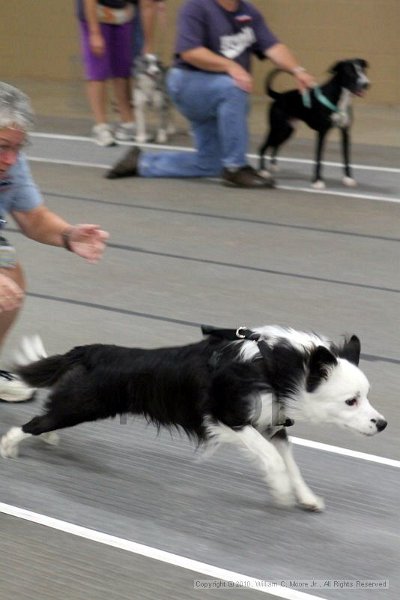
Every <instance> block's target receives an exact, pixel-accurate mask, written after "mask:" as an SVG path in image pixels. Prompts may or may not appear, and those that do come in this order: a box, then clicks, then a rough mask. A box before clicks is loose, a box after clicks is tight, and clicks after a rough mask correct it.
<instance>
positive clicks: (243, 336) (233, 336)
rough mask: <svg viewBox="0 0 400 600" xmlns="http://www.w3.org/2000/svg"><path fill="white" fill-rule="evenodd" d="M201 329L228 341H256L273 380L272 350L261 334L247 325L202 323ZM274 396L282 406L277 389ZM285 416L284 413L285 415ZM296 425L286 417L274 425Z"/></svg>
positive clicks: (213, 361) (205, 332) (204, 333)
mask: <svg viewBox="0 0 400 600" xmlns="http://www.w3.org/2000/svg"><path fill="white" fill-rule="evenodd" d="M201 331H202V333H203V335H212V336H214V337H217V338H220V339H223V340H228V341H239V340H249V341H252V342H256V344H257V346H258V349H259V351H260V354H261V357H262V358H263V359H264V363H265V368H266V371H267V374H268V376H269V378H270V381H271V382H273V379H274V374H273V372H272V371H271V369H270V364H271V362H272V360H271V359H272V350H271V348H270V347H269V346H268V344H267V343H266V342H265V341H264V340H263V339H262V338H261V334H260V333H257V332H256V331H253V330H252V329H249V328H248V327H245V326H244V325H242V326H240V327H238V328H237V329H221V328H219V327H213V326H212V325H201ZM211 360H212V359H211ZM212 364H213V366H214V367H215V366H216V363H215V360H212ZM274 396H275V398H276V400H275V401H276V403H277V404H278V405H279V406H280V407H282V402H281V401H280V399H279V393H278V392H277V391H276V390H275V391H274ZM283 417H284V415H283ZM292 425H294V420H293V419H289V418H288V419H285V420H284V422H283V423H274V424H273V426H274V427H278V426H282V427H291V426H292Z"/></svg>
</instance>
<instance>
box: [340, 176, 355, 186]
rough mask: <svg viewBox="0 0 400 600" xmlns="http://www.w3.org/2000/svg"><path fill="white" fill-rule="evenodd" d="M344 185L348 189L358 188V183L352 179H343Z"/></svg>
mask: <svg viewBox="0 0 400 600" xmlns="http://www.w3.org/2000/svg"><path fill="white" fill-rule="evenodd" d="M342 183H343V185H345V186H346V187H357V181H356V180H355V179H353V178H352V177H343V179H342Z"/></svg>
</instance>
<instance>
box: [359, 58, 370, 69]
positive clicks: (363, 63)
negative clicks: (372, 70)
mask: <svg viewBox="0 0 400 600" xmlns="http://www.w3.org/2000/svg"><path fill="white" fill-rule="evenodd" d="M358 62H359V65H360V67H361V68H362V69H369V64H368V62H367V61H366V60H364V58H359V59H358Z"/></svg>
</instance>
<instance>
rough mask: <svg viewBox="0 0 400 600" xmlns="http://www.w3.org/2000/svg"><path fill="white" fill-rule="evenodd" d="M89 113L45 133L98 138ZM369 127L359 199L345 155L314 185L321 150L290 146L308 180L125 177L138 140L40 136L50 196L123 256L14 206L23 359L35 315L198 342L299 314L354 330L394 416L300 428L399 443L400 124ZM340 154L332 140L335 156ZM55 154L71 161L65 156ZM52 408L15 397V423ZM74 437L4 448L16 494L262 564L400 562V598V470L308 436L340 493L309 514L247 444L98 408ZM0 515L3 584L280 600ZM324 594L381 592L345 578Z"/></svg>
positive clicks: (391, 568)
mask: <svg viewBox="0 0 400 600" xmlns="http://www.w3.org/2000/svg"><path fill="white" fill-rule="evenodd" d="M371 110H372V109H371ZM395 113H396V111H395V110H394V109H393V114H395ZM380 114H381V122H383V121H386V118H387V114H383V113H380ZM40 119H42V123H44V122H45V119H44V116H43V115H41V117H40ZM79 119H81V120H79ZM78 120H79V123H80V125H79V127H78ZM375 122H376V123H378V120H377V121H375ZM68 123H69V124H70V126H69V125H68ZM84 123H86V124H89V121H88V120H87V115H86V116H82V114H80V115H72V117H69V116H68V114H67V113H66V112H64V113H63V114H61V115H55V116H52V119H51V120H50V119H48V120H47V121H46V123H45V126H44V130H46V131H49V132H52V133H57V132H60V133H74V134H75V135H86V134H87V130H86V131H85V130H83V129H80V127H81V125H83V124H84ZM394 123H395V120H394V121H392V127H394ZM382 129H384V128H382ZM364 135H365V136H366V138H365V142H362V140H360V139H356V143H355V145H354V152H353V155H354V162H356V163H358V164H361V165H366V166H368V167H369V169H367V170H363V171H362V181H361V182H360V185H359V188H358V189H357V193H356V195H353V196H351V195H340V194H339V192H346V190H343V189H342V188H340V186H339V184H338V179H339V174H338V171H337V169H335V168H333V170H332V172H331V174H330V176H329V179H330V181H329V183H330V186H331V187H330V189H331V191H332V193H331V194H315V193H310V192H309V191H307V190H308V177H309V170H310V165H307V164H304V165H303V164H301V165H298V164H297V163H296V164H295V163H289V164H286V163H285V165H283V168H282V172H281V174H280V176H279V183H280V185H282V186H284V185H285V184H288V183H290V185H291V186H292V188H293V189H290V190H287V189H277V190H273V191H265V192H262V191H241V190H230V189H227V188H224V187H222V186H220V184H219V183H218V182H217V181H174V180H166V181H162V182H161V181H156V180H143V179H127V180H118V181H114V182H111V181H107V180H105V179H104V178H103V177H102V174H103V169H102V168H101V166H99V165H101V164H103V163H104V164H110V162H112V160H113V159H114V158H115V156H117V155H118V153H120V152H122V151H123V150H124V148H122V149H121V148H116V149H113V150H112V151H109V150H107V151H105V152H104V153H103V154H101V153H100V154H99V152H101V151H100V150H99V149H98V148H96V147H95V146H93V145H92V144H91V143H89V142H84V141H82V142H77V141H76V140H73V139H70V140H64V141H60V140H59V139H50V138H44V140H43V139H39V138H34V144H33V146H32V148H31V149H30V151H29V152H30V156H31V158H32V159H35V158H38V157H40V158H41V161H40V162H35V161H32V163H31V164H32V170H33V172H34V175H35V179H36V181H37V182H38V184H39V185H40V187H41V189H42V192H43V194H44V197H45V200H46V202H47V203H48V205H49V206H50V207H51V208H52V209H54V210H55V211H57V212H58V213H60V214H62V215H64V216H65V217H66V218H67V219H69V220H70V221H71V222H98V223H100V224H102V225H103V226H104V227H105V228H107V229H108V230H109V231H110V233H111V239H110V244H109V248H108V250H107V252H106V255H105V257H104V260H103V261H102V262H101V263H100V264H99V265H96V266H92V265H87V264H85V263H84V262H83V261H80V260H79V259H77V258H76V257H74V256H72V255H71V254H69V253H67V252H64V251H62V250H59V249H54V248H48V247H45V246H41V245H38V244H35V243H33V242H32V241H30V240H27V239H25V238H23V237H22V236H21V235H20V234H19V233H18V232H17V231H16V230H15V229H14V228H13V226H12V223H10V229H9V237H10V239H12V241H13V242H14V243H15V245H16V247H17V249H18V252H19V255H20V258H21V260H22V262H23V264H24V266H25V269H26V273H27V276H28V281H29V294H28V297H27V300H26V304H25V307H24V311H23V314H22V316H21V318H20V320H19V322H18V324H17V326H16V328H15V330H14V331H13V333H12V335H11V336H10V339H9V341H8V344H7V348H6V351H5V354H4V357H3V360H4V361H5V362H7V361H11V359H12V355H13V352H14V349H15V347H16V346H17V345H18V342H19V339H20V337H21V335H23V334H29V333H34V332H39V333H40V334H41V335H42V337H43V339H44V342H45V344H46V346H47V348H48V351H49V352H59V351H60V352H62V351H65V350H67V349H69V348H70V347H72V346H73V345H77V344H84V343H90V342H95V341H96V342H110V343H117V344H124V345H132V346H133V345H134V346H144V347H153V346H159V345H166V344H180V343H187V342H191V341H195V340H198V339H199V338H200V330H199V325H200V324H201V323H210V324H214V325H226V326H234V325H238V324H243V323H244V324H248V325H250V326H251V325H259V324H263V323H281V324H287V325H291V326H293V327H295V328H298V329H302V328H306V329H314V330H317V331H321V332H323V333H326V334H327V335H330V336H332V337H333V338H335V339H338V338H340V336H341V335H342V334H344V333H353V332H354V333H357V334H358V335H359V336H360V338H361V341H362V345H363V349H362V350H363V356H362V367H363V369H364V370H365V372H366V374H367V375H368V377H369V379H370V381H371V383H372V391H371V400H372V402H373V404H374V405H376V407H379V409H380V410H381V411H382V412H383V413H384V414H385V416H386V417H387V418H388V420H389V426H388V428H387V430H386V431H385V432H383V433H382V434H381V435H379V436H376V437H374V438H372V439H364V438H361V437H360V438H359V437H356V436H352V435H349V434H348V433H346V432H345V431H340V430H337V429H334V428H333V427H332V428H331V427H325V428H322V429H316V428H313V427H311V426H310V425H308V424H296V426H295V427H294V428H293V431H292V432H291V433H292V434H293V435H294V436H297V437H301V438H303V439H308V440H314V441H319V442H322V443H327V444H333V445H335V446H341V447H344V448H349V449H352V450H358V451H361V452H365V453H369V454H372V455H377V456H381V457H387V458H391V459H396V460H400V450H399V444H398V434H397V431H398V429H399V426H400V411H399V403H398V388H399V378H400V371H399V368H400V341H399V336H398V322H399V319H398V314H399V293H400V277H399V268H398V264H399V258H400V256H399V254H400V253H399V240H400V237H399V218H400V204H399V203H398V202H396V198H398V197H399V196H400V194H399V177H398V173H397V172H396V171H395V169H396V167H397V168H398V167H399V162H398V161H397V159H398V158H399V156H400V154H399V148H398V147H396V146H395V145H394V144H393V145H392V144H391V143H390V140H389V141H387V143H386V144H385V143H381V144H379V146H377V145H375V143H374V141H373V140H372V139H369V138H368V136H367V134H364ZM381 137H384V134H383V133H382V136H381ZM367 138H368V139H367ZM311 147H312V142H311V140H310V139H308V138H307V137H304V138H299V139H298V140H297V141H294V142H293V145H292V146H291V148H288V149H287V156H292V157H299V156H300V157H302V156H305V155H306V154H307V153H308V156H310V155H311V152H312V149H311ZM110 152H111V153H110ZM336 152H337V150H336V147H335V143H334V142H333V143H332V148H331V150H330V158H331V159H332V160H336ZM54 157H56V160H57V161H58V162H57V164H54V163H51V162H49V161H50V159H51V158H54ZM71 161H75V162H77V163H81V164H82V165H83V164H84V163H85V164H86V166H79V165H76V166H72V165H71V164H67V163H68V162H71ZM396 161H397V162H396ZM88 163H90V164H92V165H93V166H87V164H88ZM376 166H380V167H383V168H385V167H387V168H393V172H389V171H377V170H376V169H375V170H374V167H376ZM360 173H361V171H360ZM300 188H301V190H302V191H298V190H299V189H300ZM372 195H374V196H377V197H378V196H379V197H381V200H371V199H368V196H372ZM38 409H39V407H38V406H37V405H35V404H21V405H13V406H11V405H8V404H2V405H1V406H0V410H1V421H0V423H1V424H0V434H3V433H5V432H6V431H7V429H8V428H9V427H11V426H13V425H20V424H22V423H24V422H25V421H26V420H27V419H28V418H30V416H32V415H34V414H35V413H36V412H37V411H38ZM61 437H62V440H61V445H60V446H59V447H58V448H50V447H45V446H44V445H42V444H41V443H40V442H39V441H38V440H32V441H29V442H27V443H26V444H25V445H22V446H21V456H20V458H19V459H18V460H15V461H13V460H8V461H3V462H2V463H1V464H2V468H1V471H0V486H1V490H2V491H1V494H0V501H1V502H3V503H6V504H9V505H12V506H17V507H20V508H25V509H27V510H30V511H34V512H36V513H40V514H43V515H47V516H49V517H55V518H57V519H61V520H63V521H65V522H70V523H75V524H77V525H81V526H84V527H87V528H90V529H94V530H98V531H101V532H104V533H107V534H111V535H114V536H117V537H119V538H123V539H128V540H131V541H135V542H138V543H141V544H145V545H148V546H151V547H153V548H159V549H161V550H165V551H167V552H171V553H174V554H177V555H179V556H184V557H188V558H192V559H194V560H199V561H202V562H204V563H209V564H212V565H214V566H217V567H221V568H225V569H230V570H232V571H234V572H236V573H241V574H245V575H248V576H251V577H256V578H260V579H263V580H278V579H280V580H291V579H297V580H304V579H313V578H314V579H327V580H337V579H343V580H353V581H354V580H357V579H375V580H387V579H388V580H389V581H390V588H389V589H388V590H385V591H381V592H380V593H379V598H390V599H391V598H393V599H394V598H397V597H398V586H399V584H400V582H399V575H398V556H399V549H400V547H399V539H400V531H399V529H398V496H399V481H398V471H397V468H396V467H393V466H386V465H384V464H381V463H379V462H378V463H372V462H369V461H364V460H360V459H358V458H355V457H350V456H340V455H338V454H336V453H332V454H331V453H327V452H324V451H322V450H315V449H311V448H307V447H300V446H297V445H296V446H295V452H296V456H297V459H298V462H299V464H300V466H301V468H302V470H303V473H304V475H305V477H306V479H307V480H308V481H309V482H310V484H311V486H312V487H313V488H314V489H315V490H316V491H317V493H319V494H321V495H323V496H325V499H326V504H327V510H326V512H325V513H324V514H321V515H310V514H306V513H303V512H301V511H298V510H295V511H288V512H282V511H278V510H277V509H275V508H273V506H272V505H271V503H270V500H269V497H268V494H267V492H266V491H265V487H264V484H263V482H262V481H260V478H259V476H258V473H257V472H256V471H254V469H253V466H252V465H251V464H249V463H248V462H247V461H246V459H245V458H243V457H237V455H236V454H235V453H234V452H233V451H231V450H230V449H226V450H223V451H221V452H220V453H219V454H216V455H215V456H214V457H213V458H212V459H211V460H210V461H209V462H208V463H203V464H199V463H197V462H196V461H195V460H194V457H195V454H194V452H193V448H192V447H191V446H190V444H189V443H188V442H187V441H186V440H185V439H180V438H179V437H176V436H173V437H170V436H169V435H168V434H165V433H164V434H161V436H159V437H157V436H156V434H155V432H154V430H153V429H151V428H148V427H145V426H144V425H143V424H142V423H140V422H137V423H133V422H130V421H128V423H127V424H125V425H123V424H121V423H119V422H117V421H115V422H106V423H96V424H90V425H84V426H81V427H77V428H75V429H71V430H68V431H65V432H63V433H62V436H61ZM0 520H1V523H2V527H3V535H2V536H1V538H0V551H1V556H2V559H1V561H0V582H1V583H0V600H3V599H4V600H6V599H8V598H10V597H11V596H12V597H15V598H18V599H25V598H30V599H31V600H42V599H43V598H50V597H51V598H54V599H57V600H58V599H60V600H61V598H68V600H80V599H81V598H83V597H85V598H89V599H90V600H103V598H104V599H105V598H109V599H110V600H111V599H112V600H114V599H118V600H119V599H121V600H128V599H132V598H134V599H135V600H146V599H150V598H159V599H160V600H168V599H169V598H177V599H182V600H184V599H188V598H217V597H218V598H219V597H225V596H226V597H228V595H229V597H232V598H244V599H246V598H251V597H254V598H255V599H256V598H258V597H260V598H261V597H268V595H267V594H261V593H259V592H250V591H244V590H235V591H226V592H224V591H210V590H209V591H207V592H206V591H204V590H203V591H198V590H194V589H193V580H194V579H207V577H206V576H204V575H201V573H196V572H190V571H184V570H182V569H181V568H179V567H174V566H172V565H168V564H164V563H162V562H159V561H155V560H153V559H148V558H145V557H143V556H139V555H135V554H131V553H126V552H125V551H123V550H118V549H115V548H114V549H113V548H110V547H108V546H104V545H100V544H97V543H95V542H90V541H88V540H84V539H80V538H76V537H74V536H71V535H69V534H67V533H63V532H60V531H56V530H53V529H48V528H44V527H43V526H41V525H37V524H34V523H29V522H26V521H22V520H20V519H17V518H15V517H9V516H6V515H4V514H2V515H0ZM309 593H310V594H311V595H316V596H317V597H322V598H329V599H330V598H332V599H333V600H336V599H346V600H347V599H349V600H350V599H354V600H357V599H358V598H360V599H361V598H362V599H363V600H364V598H374V597H375V595H374V592H369V593H367V592H365V591H364V592H363V591H353V590H346V589H334V590H328V591H324V590H316V591H311V592H309ZM299 598H300V597H299Z"/></svg>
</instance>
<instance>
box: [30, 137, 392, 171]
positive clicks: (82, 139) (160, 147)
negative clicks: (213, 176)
mask: <svg viewBox="0 0 400 600" xmlns="http://www.w3.org/2000/svg"><path fill="white" fill-rule="evenodd" d="M30 135H31V137H33V138H35V137H37V138H45V139H53V140H64V141H74V142H90V143H92V144H93V140H92V139H91V138H90V137H85V136H81V135H63V134H58V133H41V132H35V133H31V134H30ZM118 145H122V146H131V145H132V142H118ZM140 146H143V147H145V148H153V149H156V150H157V149H158V150H174V151H178V152H194V149H193V148H188V147H187V146H173V145H171V144H169V145H163V144H140ZM248 156H249V158H254V159H257V158H258V155H257V154H248ZM279 160H280V161H282V162H293V163H301V164H306V165H312V164H314V161H313V160H311V159H307V158H290V157H279ZM323 164H324V165H327V166H330V167H339V168H342V164H341V163H338V162H331V161H323ZM352 166H353V167H354V169H365V170H367V171H382V172H383V173H400V169H398V168H395V167H378V166H375V165H358V164H355V165H352Z"/></svg>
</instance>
